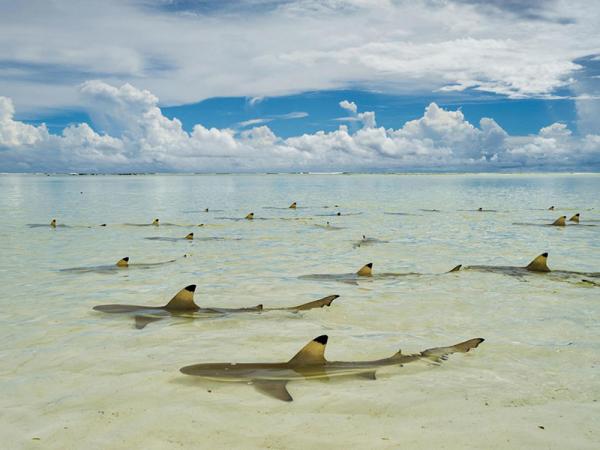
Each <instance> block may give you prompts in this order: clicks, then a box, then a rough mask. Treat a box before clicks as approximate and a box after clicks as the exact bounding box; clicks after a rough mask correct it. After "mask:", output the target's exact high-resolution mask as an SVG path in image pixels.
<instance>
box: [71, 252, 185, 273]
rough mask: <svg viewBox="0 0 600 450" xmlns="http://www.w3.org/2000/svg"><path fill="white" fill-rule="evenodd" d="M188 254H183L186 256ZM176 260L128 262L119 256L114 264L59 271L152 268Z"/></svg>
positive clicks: (77, 271) (99, 271)
mask: <svg viewBox="0 0 600 450" xmlns="http://www.w3.org/2000/svg"><path fill="white" fill-rule="evenodd" d="M187 256H188V255H183V257H184V258H187ZM175 261H177V259H170V260H168V261H161V262H155V263H133V264H130V263H129V256H126V257H124V258H121V259H120V260H118V261H117V262H116V263H115V264H107V265H102V266H88V267H70V268H68V269H60V272H71V273H92V272H94V273H113V272H118V271H123V270H131V269H152V268H154V267H159V266H164V265H165V264H171V263H174V262H175Z"/></svg>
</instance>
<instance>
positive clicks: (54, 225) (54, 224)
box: [50, 219, 56, 228]
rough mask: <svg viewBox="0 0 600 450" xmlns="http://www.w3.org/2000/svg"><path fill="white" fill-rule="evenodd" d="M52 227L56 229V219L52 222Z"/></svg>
mask: <svg viewBox="0 0 600 450" xmlns="http://www.w3.org/2000/svg"><path fill="white" fill-rule="evenodd" d="M50 226H51V227H52V228H56V219H52V220H51V221H50Z"/></svg>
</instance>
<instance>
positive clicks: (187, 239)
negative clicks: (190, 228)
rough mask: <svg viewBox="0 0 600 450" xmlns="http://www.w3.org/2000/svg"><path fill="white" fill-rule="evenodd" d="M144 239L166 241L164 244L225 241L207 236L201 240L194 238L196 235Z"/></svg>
mask: <svg viewBox="0 0 600 450" xmlns="http://www.w3.org/2000/svg"><path fill="white" fill-rule="evenodd" d="M144 239H148V240H149V241H164V242H180V241H183V242H192V241H194V240H196V241H223V240H225V238H222V237H217V236H205V237H201V238H198V237H196V238H194V233H189V234H187V235H186V236H184V237H178V238H175V237H163V236H152V237H147V238H144Z"/></svg>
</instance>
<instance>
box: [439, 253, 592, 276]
mask: <svg viewBox="0 0 600 450" xmlns="http://www.w3.org/2000/svg"><path fill="white" fill-rule="evenodd" d="M463 270H476V271H479V272H495V273H501V274H504V275H512V276H522V275H528V274H540V275H542V276H545V277H549V278H551V279H559V280H560V279H563V280H565V279H569V278H573V277H580V276H584V277H589V278H600V272H575V271H570V270H550V268H549V267H548V253H542V254H541V255H539V256H536V257H535V258H534V259H533V261H531V262H530V263H529V264H527V265H526V266H462V265H461V264H459V265H458V266H456V267H454V268H453V269H452V270H451V271H450V272H458V271H463ZM592 283H593V282H592Z"/></svg>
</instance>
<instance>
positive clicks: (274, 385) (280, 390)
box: [252, 380, 294, 402]
mask: <svg viewBox="0 0 600 450" xmlns="http://www.w3.org/2000/svg"><path fill="white" fill-rule="evenodd" d="M287 383H288V382H287V380H252V385H253V386H254V389H256V390H257V391H258V392H260V393H262V394H265V395H266V396H268V397H273V398H276V399H277V400H283V401H284V402H291V401H293V400H294V399H293V398H292V396H291V395H290V393H289V392H288V390H287V388H286V385H287Z"/></svg>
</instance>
